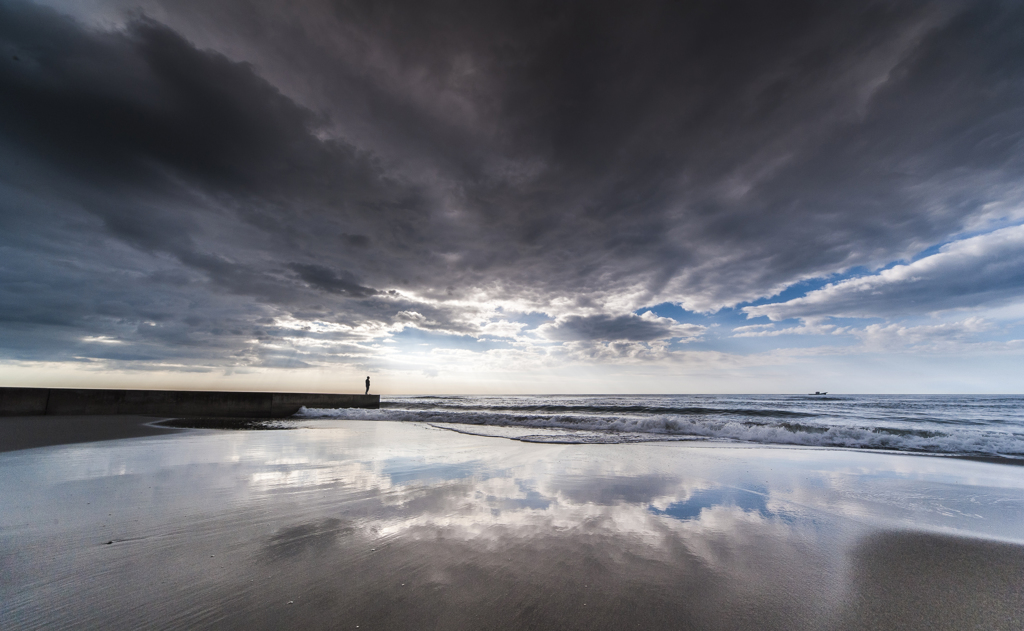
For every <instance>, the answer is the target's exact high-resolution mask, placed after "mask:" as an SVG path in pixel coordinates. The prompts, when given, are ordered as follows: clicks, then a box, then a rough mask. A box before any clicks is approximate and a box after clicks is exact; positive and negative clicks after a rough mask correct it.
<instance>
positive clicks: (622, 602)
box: [0, 422, 1024, 629]
mask: <svg viewBox="0 0 1024 631" xmlns="http://www.w3.org/2000/svg"><path fill="white" fill-rule="evenodd" d="M0 474H2V475H0V480H2V482H0V493H2V497H3V504H4V506H5V510H4V512H3V516H2V517H0V550H2V552H3V558H4V559H5V561H4V567H5V575H6V578H5V580H4V582H3V583H2V584H0V589H2V592H3V595H4V601H5V602H7V603H8V606H7V607H6V608H5V610H4V612H3V613H2V614H0V621H2V622H3V625H2V626H3V627H4V628H5V629H22V628H24V629H30V628H42V627H47V626H50V627H52V626H62V625H63V626H78V627H106V628H138V627H155V628H196V627H200V628H201V627H216V628H239V629H241V628H247V629H249V628H281V627H296V626H303V627H306V628H354V627H355V625H357V624H358V625H360V629H367V628H370V629H373V628H387V629H403V628H408V629H423V628H437V629H461V628H466V629H470V628H472V629H477V628H494V629H504V628H507V629H524V628H559V629H573V628H580V629H595V628H616V629H621V628H645V629H650V628H687V627H690V628H706V629H718V628H721V629H726V628H729V629H735V628H760V629H765V628H768V629H770V628H779V629H802V628H807V629H812V628H826V627H836V626H843V625H852V626H854V627H856V626H857V625H856V624H852V623H851V621H856V620H859V619H866V618H864V616H865V615H867V614H866V612H868V609H870V607H871V604H872V603H874V602H875V601H876V600H878V599H879V598H880V596H878V595H877V594H875V593H874V592H873V591H872V587H871V586H872V585H880V584H888V583H886V582H885V581H886V580H889V581H890V582H891V580H894V579H893V577H898V576H901V575H900V572H901V571H904V570H903V569H901V568H906V567H921V568H926V569H927V572H928V573H929V576H925V577H922V578H921V582H920V583H919V584H916V585H913V586H911V587H908V588H907V589H909V590H910V591H909V592H906V593H904V594H902V595H895V596H894V595H892V594H889V595H888V597H887V598H888V600H886V603H887V605H886V607H887V609H886V610H884V611H874V610H872V611H873V613H871V616H873V617H871V618H870V619H871V620H874V621H875V622H876V623H877V624H879V625H883V626H884V624H883V623H885V624H888V623H893V624H895V623H899V624H903V623H905V622H906V621H908V620H910V621H913V620H919V619H920V620H923V619H926V618H927V617H925V618H921V617H920V616H919V615H918V613H920V611H919V610H921V608H928V611H929V612H931V613H930V615H931V617H932V619H931V621H932V622H933V623H934V624H933V625H932V628H941V627H942V624H943V621H946V622H948V623H949V624H948V625H947V626H949V628H956V624H954V623H957V621H959V622H962V621H963V620H974V621H975V622H977V621H981V622H984V623H985V624H987V625H988V626H989V627H990V628H1001V625H1006V624H1010V623H1012V622H1013V621H1014V619H1013V617H1012V616H1013V615H1015V614H1014V611H1015V610H1014V609H1013V608H1012V603H1014V602H1016V603H1019V602H1020V600H1019V598H1018V599H1017V600H1016V601H1014V600H1013V599H1012V598H1013V597H1014V595H1015V594H1016V595H1018V596H1019V594H1020V593H1021V592H1020V589H1021V582H1022V581H1024V579H1020V578H1019V577H1020V576H1024V573H1022V572H1018V573H1017V574H1014V573H1013V571H1014V569H1015V568H1018V567H1020V568H1024V562H1022V561H1021V560H1022V559H1024V553H1022V550H1024V548H1022V547H1021V546H1020V542H1022V541H1024V527H1022V526H1021V524H1022V523H1024V521H1022V516H1024V494H1022V493H1021V491H1022V487H1024V481H1021V480H1020V479H1019V477H1020V476H1019V470H1018V469H1017V468H1016V467H1008V466H1002V465H992V464H986V463H976V462H966V461H955V460H943V459H936V458H921V457H912V456H896V455H884V454H863V453H850V452H834V451H822V450H799V449H744V448H726V447H706V446H705V447H696V446H688V445H680V444H642V445H536V444H526V443H520V442H514V441H507V440H502V439H492V438H480V437H474V436H464V435H459V434H455V433H451V432H443V431H439V430H436V429H432V428H429V427H425V426H420V425H410V424H399V423H387V422H328V423H325V424H324V425H323V426H322V427H321V428H319V429H308V428H307V429H301V430H296V431H285V432H209V431H200V432H194V433H188V434H178V435H173V436H167V437H160V438H153V439H133V440H128V441H115V442H107V443H91V444H85V445H77V446H67V447H53V448H46V449H38V450H28V451H21V452H12V453H8V454H3V455H0ZM901 533H902V534H901ZM907 533H910V534H907ZM914 533H917V534H914ZM922 533H930V534H922ZM950 535H956V537H951V536H950ZM893 537H897V538H896V539H894V538H893ZM898 537H903V539H899V538H898ZM965 537H969V538H965ZM996 539H1002V540H1009V541H1010V542H1009V543H998V542H996V541H994V540H996ZM111 541H112V542H113V543H108V542H111ZM893 541H897V542H898V543H897V544H893ZM922 542H924V543H922ZM1014 542H1016V543H1014ZM894 546H895V548H894ZM890 549H896V550H899V551H902V554H903V557H900V561H899V566H898V567H897V566H893V565H891V564H890V565H887V564H886V559H887V558H890V557H891V556H892V555H887V554H886V553H884V552H883V553H880V552H879V551H880V550H881V551H885V550H890ZM948 551H952V552H953V553H955V554H953V555H952V556H951V557H949V558H951V559H954V560H953V561H948V562H946V561H943V559H944V558H945V557H946V555H947V552H948ZM991 559H995V560H997V561H998V562H999V563H1001V564H1002V565H998V564H997V565H998V567H1000V568H1002V569H1001V570H999V571H996V572H994V573H993V574H992V575H991V576H988V577H987V578H986V577H985V576H980V577H979V576H976V575H975V574H971V573H970V572H967V574H964V573H963V571H964V568H965V567H966V568H967V569H970V567H974V566H976V565H977V564H979V563H980V564H982V565H985V564H986V563H988V562H989V560H991ZM965 564H966V565H965ZM972 564H973V565H972ZM1014 577H1016V578H1014ZM865 581H869V583H870V584H868V583H865ZM958 581H959V582H958ZM986 581H987V582H986ZM935 585H939V586H942V585H946V586H947V587H948V586H952V587H956V586H958V585H959V586H960V587H962V588H964V589H968V590H974V591H975V592H977V591H979V590H980V591H981V592H983V593H977V594H976V595H977V596H978V598H977V599H962V600H960V601H956V600H953V601H950V600H948V599H946V600H944V601H943V603H942V606H943V607H945V608H944V609H943V608H942V607H939V608H938V609H936V608H935V607H930V606H929V603H931V602H932V601H933V600H935V599H936V598H938V599H940V600H941V599H942V593H944V592H943V591H942V589H940V588H935V587H934V586H935ZM1014 590H1017V591H1014ZM968 593H971V592H968ZM289 601H291V603H290V604H289ZM983 601H984V602H986V603H987V604H986V605H985V606H984V607H982V606H981V605H980V604H978V603H981V602H983ZM936 611H940V612H941V611H945V612H946V614H945V617H944V618H943V617H942V616H941V615H940V616H939V618H937V619H936V617H935V616H936V614H935V612H936ZM915 612H917V613H915ZM886 616H889V617H888V618H887V617H886ZM915 616H916V617H915ZM936 625H937V626H936ZM1018 627H1019V624H1018Z"/></svg>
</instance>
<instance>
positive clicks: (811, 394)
mask: <svg viewBox="0 0 1024 631" xmlns="http://www.w3.org/2000/svg"><path fill="white" fill-rule="evenodd" d="M826 394H828V393H827V392H812V393H810V394H809V395H807V396H811V397H813V396H815V395H817V396H821V397H823V396H825V395H826Z"/></svg>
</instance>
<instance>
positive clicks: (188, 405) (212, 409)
mask: <svg viewBox="0 0 1024 631" xmlns="http://www.w3.org/2000/svg"><path fill="white" fill-rule="evenodd" d="M303 406H305V407H313V408H371V409H377V408H379V407H380V395H377V394H367V395H363V394H323V393H299V392H207V391H198V390H99V389H72V388H0V416H37V415H72V414H144V415H156V416H234V417H255V418H279V417H283V416H291V415H292V414H295V413H296V412H298V411H299V408H300V407H303Z"/></svg>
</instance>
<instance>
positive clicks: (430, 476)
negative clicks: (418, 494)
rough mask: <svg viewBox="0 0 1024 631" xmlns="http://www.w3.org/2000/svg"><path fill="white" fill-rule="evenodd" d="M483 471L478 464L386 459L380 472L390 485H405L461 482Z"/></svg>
mask: <svg viewBox="0 0 1024 631" xmlns="http://www.w3.org/2000/svg"><path fill="white" fill-rule="evenodd" d="M483 469H484V468H483V467H482V466H481V463H479V462H465V463H458V464H447V463H431V462H424V461H423V459H422V458H388V459H387V460H385V461H384V465H383V467H381V469H380V471H381V473H383V474H384V475H386V476H388V478H389V479H390V480H391V483H392V484H407V483H409V482H420V483H423V482H443V481H446V480H461V479H463V478H469V477H473V476H474V475H479V474H480V473H481V471H482V470H483Z"/></svg>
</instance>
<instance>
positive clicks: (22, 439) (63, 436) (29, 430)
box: [0, 414, 175, 452]
mask: <svg viewBox="0 0 1024 631" xmlns="http://www.w3.org/2000/svg"><path fill="white" fill-rule="evenodd" d="M159 420H161V419H160V418H159V417H153V416H137V415H116V414H97V415H92V416H0V452H4V451H15V450H17V449H34V448H36V447H49V446H52V445H67V444H72V443H88V442H93V441H98V440H117V439H121V438H136V437H140V436H159V435H161V434H167V433H170V432H173V431H175V430H173V429H170V428H167V429H164V428H161V427H154V426H153V425H151V423H153V422H154V421H159Z"/></svg>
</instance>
